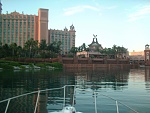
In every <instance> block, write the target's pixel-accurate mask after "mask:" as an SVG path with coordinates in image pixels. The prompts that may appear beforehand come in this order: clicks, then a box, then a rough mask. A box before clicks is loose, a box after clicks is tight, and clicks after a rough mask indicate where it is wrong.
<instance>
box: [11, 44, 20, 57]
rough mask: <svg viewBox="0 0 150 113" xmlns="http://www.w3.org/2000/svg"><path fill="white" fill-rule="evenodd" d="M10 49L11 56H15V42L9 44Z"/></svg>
mask: <svg viewBox="0 0 150 113" xmlns="http://www.w3.org/2000/svg"><path fill="white" fill-rule="evenodd" d="M9 47H10V49H11V50H12V57H13V56H16V54H17V47H18V46H17V44H16V43H12V44H10V46H9Z"/></svg>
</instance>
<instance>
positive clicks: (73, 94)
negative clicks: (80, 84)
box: [72, 85, 76, 106]
mask: <svg viewBox="0 0 150 113" xmlns="http://www.w3.org/2000/svg"><path fill="white" fill-rule="evenodd" d="M75 93H76V85H75V86H74V93H73V102H72V106H74V100H75V99H74V98H75Z"/></svg>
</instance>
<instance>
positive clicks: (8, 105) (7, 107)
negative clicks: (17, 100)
mask: <svg viewBox="0 0 150 113" xmlns="http://www.w3.org/2000/svg"><path fill="white" fill-rule="evenodd" d="M9 103H10V99H9V100H8V102H7V106H6V109H5V113H7V110H8V106H9Z"/></svg>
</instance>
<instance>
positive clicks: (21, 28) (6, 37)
mask: <svg viewBox="0 0 150 113" xmlns="http://www.w3.org/2000/svg"><path fill="white" fill-rule="evenodd" d="M48 12H49V10H48V9H43V8H40V9H39V10H38V15H28V14H24V12H22V13H19V12H16V11H14V12H11V13H8V12H7V13H6V14H3V13H2V3H1V2H0V42H1V43H2V45H4V44H8V45H9V44H11V43H16V44H17V45H18V46H22V47H23V46H24V44H25V42H26V41H28V40H29V39H31V38H33V39H34V40H38V42H39V43H40V41H41V40H42V39H44V40H46V43H47V44H51V43H53V42H54V41H55V42H57V41H61V50H62V54H66V53H68V52H69V51H70V49H71V48H72V47H75V28H74V26H73V25H71V26H70V30H68V29H67V28H65V29H64V30H55V29H54V30H52V29H50V30H48Z"/></svg>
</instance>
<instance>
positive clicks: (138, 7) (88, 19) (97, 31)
mask: <svg viewBox="0 0 150 113" xmlns="http://www.w3.org/2000/svg"><path fill="white" fill-rule="evenodd" d="M1 2H2V4H3V6H2V8H3V11H2V13H4V14H6V12H7V11H8V13H11V12H14V11H17V12H19V13H22V11H23V12H24V14H35V15H38V9H39V8H46V9H49V24H48V28H49V29H58V30H63V29H64V28H65V27H67V28H68V29H70V26H71V25H72V24H73V25H74V27H75V30H76V40H75V41H76V42H75V43H76V44H75V46H76V47H79V46H81V45H82V44H83V43H85V44H86V45H87V46H88V45H89V44H91V43H92V40H93V34H94V35H97V39H98V42H99V43H100V44H101V45H102V47H103V48H105V47H106V48H111V47H112V46H113V45H114V44H115V45H117V46H121V47H122V46H123V47H125V48H127V49H128V51H130V52H132V51H133V50H134V51H143V50H144V49H145V45H146V44H150V0H1Z"/></svg>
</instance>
